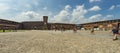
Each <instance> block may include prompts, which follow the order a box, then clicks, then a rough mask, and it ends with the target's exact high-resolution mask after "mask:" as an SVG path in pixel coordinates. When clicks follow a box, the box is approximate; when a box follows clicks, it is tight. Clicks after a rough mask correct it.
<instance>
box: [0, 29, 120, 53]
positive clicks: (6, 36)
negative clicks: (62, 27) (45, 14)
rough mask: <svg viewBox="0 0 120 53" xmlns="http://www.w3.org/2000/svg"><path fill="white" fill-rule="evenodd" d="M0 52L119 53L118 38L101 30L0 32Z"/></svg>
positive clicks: (119, 44)
mask: <svg viewBox="0 0 120 53" xmlns="http://www.w3.org/2000/svg"><path fill="white" fill-rule="evenodd" d="M0 53H120V40H118V41H112V36H111V35H110V33H109V32H102V31H99V32H98V31H97V32H95V34H94V35H93V34H90V33H89V31H78V33H73V32H72V31H67V32H63V33H61V32H60V31H57V32H54V31H35V30H33V31H25V32H10V33H0Z"/></svg>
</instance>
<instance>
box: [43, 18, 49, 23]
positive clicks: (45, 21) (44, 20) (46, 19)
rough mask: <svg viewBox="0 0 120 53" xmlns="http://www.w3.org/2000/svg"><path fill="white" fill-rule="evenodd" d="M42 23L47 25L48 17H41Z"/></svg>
mask: <svg viewBox="0 0 120 53" xmlns="http://www.w3.org/2000/svg"><path fill="white" fill-rule="evenodd" d="M43 22H44V24H47V23H48V16H43Z"/></svg>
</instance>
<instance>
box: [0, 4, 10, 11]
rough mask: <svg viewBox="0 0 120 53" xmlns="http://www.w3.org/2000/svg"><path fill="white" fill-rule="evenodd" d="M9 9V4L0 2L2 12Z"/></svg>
mask: <svg viewBox="0 0 120 53" xmlns="http://www.w3.org/2000/svg"><path fill="white" fill-rule="evenodd" d="M9 9H10V7H9V6H8V5H7V4H4V3H0V12H4V11H7V10H9Z"/></svg>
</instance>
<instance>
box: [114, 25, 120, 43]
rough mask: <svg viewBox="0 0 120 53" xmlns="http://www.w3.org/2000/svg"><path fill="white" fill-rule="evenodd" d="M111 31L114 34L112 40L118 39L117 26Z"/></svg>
mask: <svg viewBox="0 0 120 53" xmlns="http://www.w3.org/2000/svg"><path fill="white" fill-rule="evenodd" d="M112 32H113V35H114V37H113V41H115V40H118V37H117V36H118V35H120V34H119V29H118V28H117V27H113V29H112Z"/></svg>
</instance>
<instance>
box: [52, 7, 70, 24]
mask: <svg viewBox="0 0 120 53" xmlns="http://www.w3.org/2000/svg"><path fill="white" fill-rule="evenodd" d="M69 8H70V6H69V5H66V6H65V8H64V9H63V10H61V11H60V12H59V14H57V15H55V16H54V18H53V20H52V21H53V22H60V23H69V21H70V12H69Z"/></svg>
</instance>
